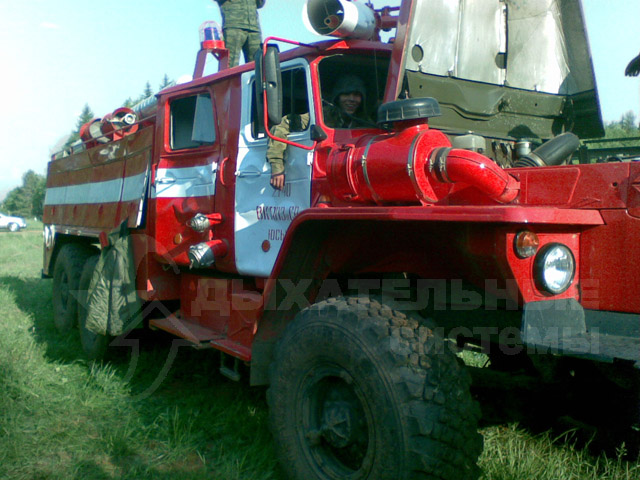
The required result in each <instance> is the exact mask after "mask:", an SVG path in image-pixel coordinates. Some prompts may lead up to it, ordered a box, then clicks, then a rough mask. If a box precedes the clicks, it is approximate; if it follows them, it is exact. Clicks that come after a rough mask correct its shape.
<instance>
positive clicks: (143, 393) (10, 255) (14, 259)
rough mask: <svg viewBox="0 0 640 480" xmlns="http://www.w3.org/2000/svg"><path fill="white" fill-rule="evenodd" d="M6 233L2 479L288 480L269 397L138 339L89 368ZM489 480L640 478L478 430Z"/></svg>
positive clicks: (521, 434) (33, 265)
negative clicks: (56, 323)
mask: <svg viewBox="0 0 640 480" xmlns="http://www.w3.org/2000/svg"><path fill="white" fill-rule="evenodd" d="M29 223H30V226H29V228H28V229H27V230H25V231H23V232H20V233H13V234H12V233H8V232H0V319H1V320H0V478H2V479H25V480H35V479H76V478H77V479H89V480H90V479H100V480H102V479H104V480H108V479H122V478H126V479H143V478H149V479H220V480H227V479H228V480H235V479H237V480H240V479H242V480H252V479H255V480H258V479H264V480H266V479H281V478H282V474H281V473H280V471H279V468H278V466H277V464H276V462H275V453H274V445H273V441H272V439H271V436H270V434H269V431H268V428H267V421H266V419H267V408H266V402H265V395H264V390H263V389H257V388H250V387H248V386H247V384H246V381H243V382H240V383H234V382H231V381H229V380H227V379H225V378H224V377H221V376H220V375H219V373H218V367H219V363H218V362H219V359H218V356H217V355H216V354H215V353H214V352H211V351H195V350H191V349H189V348H187V347H180V348H178V352H177V356H176V358H175V361H174V362H173V364H172V366H171V368H170V370H169V372H168V374H167V375H166V377H165V378H164V379H163V380H162V382H161V383H160V385H159V387H158V388H157V389H153V388H151V387H153V386H154V384H155V383H156V378H157V377H158V375H160V374H161V373H162V371H163V366H164V363H165V360H166V359H167V357H168V352H169V351H170V350H171V347H172V342H173V339H171V338H170V337H168V336H165V335H160V334H157V333H148V332H142V333H137V334H136V336H134V337H133V338H132V339H133V340H136V341H137V342H138V345H139V351H140V352H139V355H138V356H134V357H135V358H137V365H136V368H135V371H134V372H130V368H129V367H130V365H131V358H132V356H131V351H132V349H131V348H130V347H119V348H115V353H114V355H113V358H112V360H111V361H110V362H109V363H104V364H102V363H91V362H87V361H86V360H84V359H83V356H82V354H81V350H80V346H79V341H78V339H77V333H76V332H74V334H73V335H71V336H63V335H60V334H59V333H57V331H56V330H55V328H54V327H53V322H52V313H51V280H42V279H40V270H41V262H42V254H41V244H42V235H41V231H40V229H39V226H38V225H37V224H35V222H33V221H32V222H29ZM483 433H484V436H485V452H484V454H483V456H482V457H481V459H480V465H481V467H482V468H483V470H484V471H485V476H484V480H489V479H491V480H519V479H522V480H525V479H526V480H530V479H534V478H535V479H537V480H546V479H549V480H551V479H553V480H565V479H566V480H570V479H571V480H573V479H587V480H588V479H594V480H595V479H629V480H631V479H633V480H637V479H638V478H640V466H639V465H638V464H636V463H625V462H624V461H623V460H620V459H616V458H614V459H605V458H604V457H597V458H596V457H592V456H590V455H588V454H587V453H586V452H585V451H582V450H574V449H573V448H571V442H566V441H562V440H560V441H557V439H555V438H551V437H550V435H549V434H543V435H537V436H534V435H532V434H529V433H527V431H526V430H524V429H521V428H518V427H517V426H515V425H502V426H497V427H491V428H487V429H485V430H483Z"/></svg>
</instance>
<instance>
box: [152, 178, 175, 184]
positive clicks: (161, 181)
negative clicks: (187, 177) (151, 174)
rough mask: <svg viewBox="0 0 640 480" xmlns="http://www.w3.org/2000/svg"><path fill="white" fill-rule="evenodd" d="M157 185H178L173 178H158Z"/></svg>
mask: <svg viewBox="0 0 640 480" xmlns="http://www.w3.org/2000/svg"><path fill="white" fill-rule="evenodd" d="M156 183H159V184H161V185H166V184H168V183H176V179H175V178H171V177H162V178H156Z"/></svg>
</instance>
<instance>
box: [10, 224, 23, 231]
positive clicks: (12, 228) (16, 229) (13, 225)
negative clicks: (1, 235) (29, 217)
mask: <svg viewBox="0 0 640 480" xmlns="http://www.w3.org/2000/svg"><path fill="white" fill-rule="evenodd" d="M7 228H8V229H9V231H10V232H17V231H18V230H20V227H19V226H18V224H17V223H10V224H9V225H8V226H7Z"/></svg>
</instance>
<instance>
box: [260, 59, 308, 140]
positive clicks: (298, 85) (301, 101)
mask: <svg viewBox="0 0 640 480" xmlns="http://www.w3.org/2000/svg"><path fill="white" fill-rule="evenodd" d="M252 92H253V93H252V99H251V132H252V134H253V138H261V137H263V136H264V135H265V132H264V124H263V121H262V118H259V115H258V111H259V110H258V108H257V106H256V105H257V104H256V94H255V89H254V88H252ZM303 113H309V94H308V91H307V74H306V71H305V69H304V68H302V67H298V68H292V69H288V70H283V71H282V115H283V116H285V115H290V114H297V115H301V114H303ZM307 128H308V127H307Z"/></svg>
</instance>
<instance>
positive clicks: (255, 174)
mask: <svg viewBox="0 0 640 480" xmlns="http://www.w3.org/2000/svg"><path fill="white" fill-rule="evenodd" d="M260 175H262V174H261V173H260V172H258V171H256V170H248V171H242V172H236V177H239V178H248V177H254V178H255V177H259V176H260Z"/></svg>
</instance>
